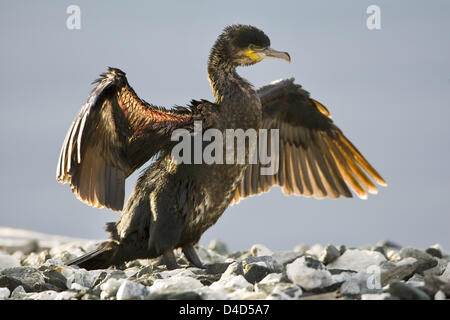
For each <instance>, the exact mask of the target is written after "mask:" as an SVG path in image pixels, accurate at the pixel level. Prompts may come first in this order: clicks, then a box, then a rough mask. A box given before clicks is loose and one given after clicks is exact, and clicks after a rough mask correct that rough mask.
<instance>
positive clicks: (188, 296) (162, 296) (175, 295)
mask: <svg viewBox="0 0 450 320" xmlns="http://www.w3.org/2000/svg"><path fill="white" fill-rule="evenodd" d="M144 299H145V300H201V299H202V298H201V295H200V294H199V293H197V292H195V291H182V292H179V291H166V292H158V293H152V294H150V295H147V296H145V297H144Z"/></svg>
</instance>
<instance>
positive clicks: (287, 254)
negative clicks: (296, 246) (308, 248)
mask: <svg viewBox="0 0 450 320" xmlns="http://www.w3.org/2000/svg"><path fill="white" fill-rule="evenodd" d="M303 255H304V253H303V252H300V251H276V252H274V253H273V254H272V255H271V257H272V258H273V259H274V260H275V261H276V262H277V263H278V264H279V265H281V266H286V265H287V264H289V263H291V262H294V260H295V259H297V258H300V257H301V256H303Z"/></svg>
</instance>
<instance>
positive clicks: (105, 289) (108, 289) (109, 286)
mask: <svg viewBox="0 0 450 320" xmlns="http://www.w3.org/2000/svg"><path fill="white" fill-rule="evenodd" d="M123 281H124V279H115V278H110V279H108V280H107V281H105V282H104V283H102V284H101V285H100V289H101V290H102V292H101V294H100V298H101V299H102V300H104V299H107V298H109V297H112V296H115V295H116V294H117V290H119V288H120V285H121V284H122V282H123Z"/></svg>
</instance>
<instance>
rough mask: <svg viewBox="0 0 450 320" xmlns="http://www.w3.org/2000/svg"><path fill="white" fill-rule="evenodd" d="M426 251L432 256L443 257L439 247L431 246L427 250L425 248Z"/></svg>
mask: <svg viewBox="0 0 450 320" xmlns="http://www.w3.org/2000/svg"><path fill="white" fill-rule="evenodd" d="M425 252H426V253H428V254H429V255H430V256H432V257H435V258H442V252H441V250H439V249H438V248H433V247H430V248H428V249H427V250H425Z"/></svg>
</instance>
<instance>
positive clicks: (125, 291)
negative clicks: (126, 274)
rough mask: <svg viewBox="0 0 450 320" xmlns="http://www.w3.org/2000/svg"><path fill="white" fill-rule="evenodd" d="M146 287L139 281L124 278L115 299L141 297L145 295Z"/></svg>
mask: <svg viewBox="0 0 450 320" xmlns="http://www.w3.org/2000/svg"><path fill="white" fill-rule="evenodd" d="M146 293H147V289H146V287H145V286H143V285H142V284H140V283H136V282H133V281H130V280H124V281H123V282H122V284H121V285H120V287H119V289H118V290H117V295H116V298H117V300H135V299H143V297H144V296H145V295H146Z"/></svg>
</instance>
